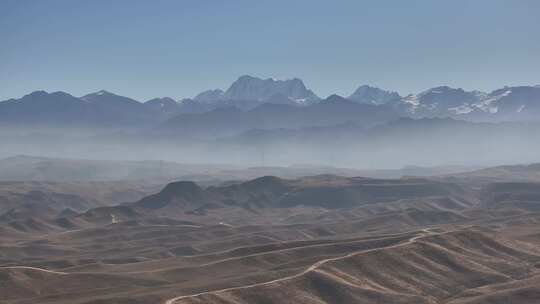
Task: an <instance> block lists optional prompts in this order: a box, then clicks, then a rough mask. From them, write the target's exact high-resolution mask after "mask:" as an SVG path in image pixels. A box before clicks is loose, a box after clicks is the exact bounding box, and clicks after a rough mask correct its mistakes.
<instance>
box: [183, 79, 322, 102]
mask: <svg viewBox="0 0 540 304" xmlns="http://www.w3.org/2000/svg"><path fill="white" fill-rule="evenodd" d="M319 99H320V98H319V97H318V96H317V95H315V94H314V93H313V92H312V91H311V90H309V89H307V88H306V86H305V85H304V83H303V82H302V80H300V79H298V78H294V79H288V80H275V79H272V78H268V79H261V78H257V77H252V76H248V75H244V76H241V77H239V78H238V79H237V80H236V81H235V82H234V83H233V84H232V85H231V86H230V87H229V88H228V89H227V90H226V91H225V92H224V91H222V90H219V89H218V90H208V91H204V92H202V93H200V94H198V95H197V96H195V98H193V100H195V101H198V102H201V103H205V104H211V105H212V107H213V108H217V107H226V106H234V107H237V108H239V109H243V110H249V109H253V108H255V107H256V106H258V105H261V104H263V103H266V102H276V101H277V103H288V104H293V105H299V106H304V105H309V104H312V103H314V102H316V101H318V100H319ZM284 101H285V102H284Z"/></svg>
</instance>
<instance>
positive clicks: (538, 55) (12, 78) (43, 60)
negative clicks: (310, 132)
mask: <svg viewBox="0 0 540 304" xmlns="http://www.w3.org/2000/svg"><path fill="white" fill-rule="evenodd" d="M244 74H250V75H253V76H259V77H264V78H266V77H277V78H292V77H299V78H302V79H303V80H304V82H305V83H306V85H307V86H308V87H310V88H312V89H313V90H314V91H315V92H316V93H317V94H319V95H320V96H323V97H324V96H327V95H329V94H332V93H338V94H340V95H349V94H350V93H351V92H352V91H353V90H354V89H355V88H356V87H357V86H359V85H361V84H370V85H376V86H379V87H382V88H386V89H391V90H396V91H399V92H400V93H402V94H407V93H411V92H418V91H420V90H423V89H426V88H429V87H433V86H437V85H450V86H454V87H462V88H465V89H481V90H486V91H489V90H492V89H495V88H498V87H501V86H504V85H516V84H527V85H529V84H540V1H536V0H513V1H510V0H505V1H503V0H476V1H473V0H471V1H465V0H451V1H450V0H448V1H442V0H408V1H400V0H395V1H385V0H376V1H375V0H373V1H360V0H350V1H346V0H343V1H338V0H336V1H330V0H327V1H322V0H298V1H295V0H287V1H285V0H284V1H281V0H273V1H270V0H268V1H265V0H260V1H254V0H228V1H226V0H216V1H210V0H170V1H159V0H157V1H137V0H129V1H127V0H126V1H121V0H116V1H110V0H107V1H102V0H92V1H82V0H78V1H77V0H47V1H26V0H0V100H4V99H8V98H12V97H20V96H22V95H24V94H27V93H29V92H31V91H34V90H40V89H43V90H47V91H57V90H62V91H66V92H69V93H72V94H74V95H76V96H79V95H83V94H86V93H89V92H93V91H97V90H100V89H106V90H109V91H112V92H115V93H118V94H121V95H125V96H129V97H133V98H136V99H138V100H141V101H143V100H146V99H150V98H153V97H161V96H170V97H173V98H182V97H191V96H193V95H195V94H196V93H198V92H200V91H202V90H205V89H210V88H223V89H225V88H226V87H227V86H228V85H229V84H230V83H231V82H232V81H234V80H235V79H236V78H237V77H238V76H240V75H244Z"/></svg>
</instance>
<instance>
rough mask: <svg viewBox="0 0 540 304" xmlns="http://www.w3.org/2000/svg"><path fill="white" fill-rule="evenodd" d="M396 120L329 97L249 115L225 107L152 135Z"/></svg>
mask: <svg viewBox="0 0 540 304" xmlns="http://www.w3.org/2000/svg"><path fill="white" fill-rule="evenodd" d="M396 118H398V115H397V113H395V112H394V111H393V110H392V109H391V108H389V107H383V106H374V105H367V104H358V103H355V102H352V101H350V100H347V99H345V98H343V97H340V96H337V95H332V96H330V97H328V98H327V99H325V100H323V101H321V102H318V103H315V104H312V105H309V106H305V107H297V106H292V105H288V104H273V103H265V104H262V105H260V106H258V107H256V108H254V109H253V110H249V111H242V110H239V109H238V108H236V107H226V108H219V109H216V110H213V111H210V112H205V113H200V114H183V115H179V116H176V117H174V118H172V119H170V120H168V121H166V122H164V123H163V124H161V125H160V126H159V127H158V128H156V129H155V130H154V131H155V132H158V133H166V134H175V135H178V136H182V135H183V136H189V137H202V138H217V137H222V136H233V135H236V134H239V133H241V132H245V131H248V130H251V129H281V128H285V129H295V128H302V127H309V126H331V125H336V124H341V123H346V122H354V123H356V124H358V125H360V126H372V125H376V124H380V123H384V122H388V121H391V120H394V119H396Z"/></svg>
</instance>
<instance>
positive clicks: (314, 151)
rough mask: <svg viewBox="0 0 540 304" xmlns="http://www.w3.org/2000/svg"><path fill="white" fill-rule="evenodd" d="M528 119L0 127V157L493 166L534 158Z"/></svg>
mask: <svg viewBox="0 0 540 304" xmlns="http://www.w3.org/2000/svg"><path fill="white" fill-rule="evenodd" d="M539 131H540V128H539V126H538V125H536V124H472V123H465V122H455V121H446V122H445V121H442V122H441V121H423V122H419V121H400V122H396V123H393V124H389V125H385V126H380V127H376V128H372V129H369V130H365V129H361V128H357V127H354V126H349V125H343V126H335V127H322V128H306V129H299V130H266V131H263V130H256V131H248V132H244V133H241V134H237V135H234V136H231V137H226V138H212V139H204V140H201V139H189V138H186V137H182V138H179V137H175V136H171V135H166V136H165V135H163V136H162V135H155V134H145V135H141V134H140V133H139V134H137V133H135V134H136V135H134V134H131V135H128V134H126V133H113V134H110V133H109V134H108V133H103V132H100V133H98V134H92V135H89V134H88V132H84V133H82V132H81V133H79V134H77V133H74V132H73V130H70V132H59V130H58V129H56V130H54V132H53V131H50V130H45V129H43V130H40V131H39V132H37V131H35V130H34V131H32V132H28V131H26V132H20V131H15V130H9V129H6V128H5V129H4V130H2V133H1V134H0V140H1V142H2V145H1V146H0V157H1V158H5V157H10V156H14V155H21V154H24V155H32V156H46V157H54V158H75V159H100V160H165V161H174V162H180V163H187V164H190V163H191V164H226V165H235V166H246V167H249V166H290V165H299V164H302V165H307V164H309V165H318V166H333V167H343V168H357V169H392V168H402V167H405V166H446V165H461V166H493V165H500V164H515V163H532V162H540V154H539V153H538V151H540V135H539V134H540V132H539Z"/></svg>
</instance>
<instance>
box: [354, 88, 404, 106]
mask: <svg viewBox="0 0 540 304" xmlns="http://www.w3.org/2000/svg"><path fill="white" fill-rule="evenodd" d="M348 99H350V100H352V101H355V102H358V103H367V104H373V105H382V104H387V103H391V102H398V101H399V100H400V99H401V96H399V94H398V93H396V92H391V91H385V90H381V89H379V88H376V87H371V86H368V85H362V86H360V87H358V89H356V91H354V93H352V94H351V95H350V96H349V97H348Z"/></svg>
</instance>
